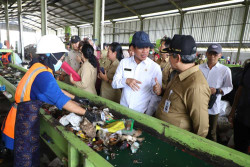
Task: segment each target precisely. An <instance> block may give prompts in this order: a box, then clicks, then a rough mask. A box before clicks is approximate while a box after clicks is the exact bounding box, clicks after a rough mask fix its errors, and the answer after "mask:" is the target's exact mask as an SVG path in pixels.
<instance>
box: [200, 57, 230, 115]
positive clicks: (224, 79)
mask: <svg viewBox="0 0 250 167" xmlns="http://www.w3.org/2000/svg"><path fill="white" fill-rule="evenodd" d="M199 67H200V70H201V71H202V73H203V75H204V77H205V78H206V79H207V82H208V85H209V87H210V88H215V89H221V90H222V91H223V96H224V95H226V94H228V93H229V92H231V90H232V89H233V84H232V74H231V70H230V69H229V68H228V67H226V66H224V65H222V64H220V63H219V62H218V63H217V64H216V65H215V66H214V67H213V68H212V69H211V70H210V69H209V67H208V65H207V63H204V64H201V65H200V66H199ZM221 96H222V95H221V94H217V99H216V101H215V103H214V105H213V107H212V108H211V109H209V110H208V113H209V114H210V115H216V114H219V113H220V101H221Z"/></svg>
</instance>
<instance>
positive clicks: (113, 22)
mask: <svg viewBox="0 0 250 167" xmlns="http://www.w3.org/2000/svg"><path fill="white" fill-rule="evenodd" d="M112 26H113V41H112V42H115V21H112Z"/></svg>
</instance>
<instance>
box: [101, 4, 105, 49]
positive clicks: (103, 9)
mask: <svg viewBox="0 0 250 167" xmlns="http://www.w3.org/2000/svg"><path fill="white" fill-rule="evenodd" d="M101 17H102V24H101V50H103V43H104V17H105V0H102V16H101Z"/></svg>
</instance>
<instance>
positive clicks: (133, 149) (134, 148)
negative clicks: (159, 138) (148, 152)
mask: <svg viewBox="0 0 250 167" xmlns="http://www.w3.org/2000/svg"><path fill="white" fill-rule="evenodd" d="M139 146H140V144H139V143H137V142H134V143H133V144H132V145H131V147H130V149H131V151H132V153H136V151H137V150H138V148H139Z"/></svg>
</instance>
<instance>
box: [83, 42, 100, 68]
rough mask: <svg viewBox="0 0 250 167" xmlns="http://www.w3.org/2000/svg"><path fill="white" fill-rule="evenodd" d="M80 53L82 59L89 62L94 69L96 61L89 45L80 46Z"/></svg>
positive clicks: (92, 49)
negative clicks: (82, 56)
mask: <svg viewBox="0 0 250 167" xmlns="http://www.w3.org/2000/svg"><path fill="white" fill-rule="evenodd" d="M81 52H82V53H83V55H84V57H85V58H86V59H88V60H89V62H90V64H92V66H93V67H95V68H96V67H97V60H96V57H95V55H94V48H93V47H92V46H91V45H90V44H84V45H83V46H82V50H81Z"/></svg>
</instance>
